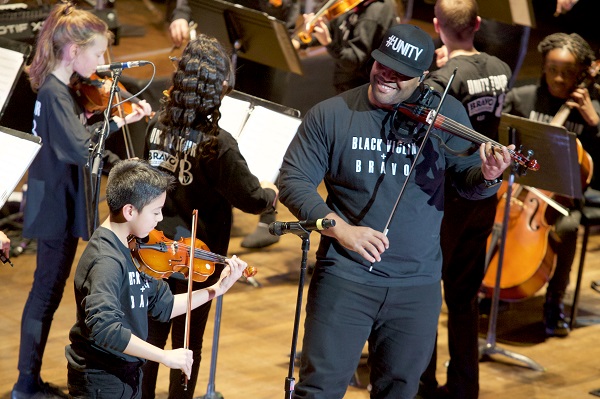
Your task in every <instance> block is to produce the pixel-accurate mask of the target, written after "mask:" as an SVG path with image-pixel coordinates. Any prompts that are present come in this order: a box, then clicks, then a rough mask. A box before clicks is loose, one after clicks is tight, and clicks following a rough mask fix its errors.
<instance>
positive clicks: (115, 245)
mask: <svg viewBox="0 0 600 399" xmlns="http://www.w3.org/2000/svg"><path fill="white" fill-rule="evenodd" d="M74 285H75V302H76V304H77V321H76V322H75V325H74V326H73V328H71V331H70V333H69V340H70V341H71V344H70V345H67V347H66V348H65V353H66V356H67V361H68V365H69V370H70V373H69V375H70V376H71V377H73V380H71V379H70V380H69V390H70V391H71V390H72V391H73V392H72V394H73V395H76V394H81V392H80V390H81V389H84V390H87V391H92V392H93V391H94V390H96V389H99V388H100V386H94V385H93V384H94V383H95V382H97V380H95V379H94V378H93V376H94V375H97V374H102V375H104V376H105V378H108V379H109V380H110V379H112V381H113V384H116V385H119V384H120V382H119V381H121V379H125V377H126V376H129V378H127V379H126V381H125V380H123V381H122V382H123V383H124V384H126V385H130V384H131V383H132V381H134V382H137V381H139V378H140V375H141V374H140V373H141V365H142V363H143V362H144V361H145V360H144V359H141V358H138V357H133V356H130V355H127V354H125V353H123V351H124V350H125V348H126V347H127V345H128V344H129V341H130V340H131V336H132V335H135V336H136V337H138V338H140V339H142V340H146V338H147V335H148V317H152V318H155V319H157V320H160V321H167V320H169V319H170V317H171V313H172V310H173V303H174V298H173V295H172V294H171V291H170V290H169V287H168V285H167V284H166V282H165V281H164V280H162V279H154V278H152V277H149V276H147V275H144V274H142V273H140V272H139V271H138V270H137V269H136V267H135V265H134V264H133V260H132V257H131V251H130V250H129V248H127V247H125V246H124V245H123V244H122V243H121V242H120V240H119V239H118V238H117V236H116V235H115V234H114V233H113V232H112V231H110V230H108V229H106V228H104V227H102V226H101V227H99V228H98V229H97V230H96V231H95V232H94V234H93V235H92V238H91V239H90V242H89V243H88V245H87V247H86V249H85V250H84V251H83V254H82V255H81V259H80V260H79V264H78V266H77V270H76V272H75V279H74ZM86 374H89V375H90V376H92V378H91V379H89V378H83V377H82V376H83V375H86ZM101 381H104V380H101ZM78 383H81V384H82V385H83V386H79V385H77V384H78ZM104 383H105V382H102V384H104ZM84 387H85V388H84ZM136 387H137V385H136ZM134 394H135V390H134ZM105 397H106V396H105Z"/></svg>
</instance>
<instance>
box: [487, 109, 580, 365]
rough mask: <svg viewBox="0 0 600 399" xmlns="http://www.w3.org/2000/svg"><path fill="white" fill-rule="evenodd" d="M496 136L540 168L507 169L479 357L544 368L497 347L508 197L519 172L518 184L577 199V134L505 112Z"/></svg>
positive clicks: (508, 207)
mask: <svg viewBox="0 0 600 399" xmlns="http://www.w3.org/2000/svg"><path fill="white" fill-rule="evenodd" d="M498 135H499V141H500V143H502V144H505V145H508V144H515V145H516V147H517V149H519V148H521V146H522V148H525V149H532V150H534V154H532V156H533V158H535V159H536V160H537V161H538V163H539V164H540V170H538V171H536V172H531V173H528V174H522V173H520V171H519V170H517V168H516V167H513V168H512V170H511V171H510V172H509V177H508V189H507V192H506V198H507V200H506V205H505V210H504V220H503V223H502V234H501V237H500V242H499V243H498V242H493V241H492V242H491V244H490V248H489V249H488V254H489V253H490V251H492V250H493V249H494V247H495V246H496V245H499V252H498V265H497V272H496V281H495V285H494V292H493V295H492V307H491V310H490V321H489V325H488V333H487V337H486V343H485V344H484V345H481V346H480V347H479V356H480V359H481V358H482V357H484V356H488V357H489V355H493V354H500V355H504V356H506V357H509V358H511V359H514V360H517V361H520V362H522V363H525V365H526V366H528V367H529V368H532V369H534V370H537V371H544V367H542V366H541V365H540V364H538V363H537V362H535V361H533V360H532V359H530V358H528V357H526V356H524V355H521V354H518V353H515V352H511V351H508V350H506V349H502V348H498V347H497V346H496V323H497V318H498V303H499V300H500V290H501V288H500V279H501V275H502V261H503V258H504V243H505V241H506V232H507V227H508V222H509V215H510V203H511V201H510V198H511V195H512V186H513V183H514V181H515V177H516V175H519V176H518V177H519V179H520V180H519V183H520V184H523V185H527V186H531V187H536V188H539V189H542V190H548V191H553V192H555V193H558V194H562V195H565V196H568V197H572V198H580V197H581V195H582V193H581V180H580V167H579V163H578V161H577V143H576V136H575V134H574V133H571V132H567V130H566V129H565V128H564V127H559V126H554V125H549V124H546V123H541V122H536V121H531V120H529V119H525V118H521V117H518V116H513V115H508V114H502V119H501V120H500V126H499V128H498ZM487 260H488V259H487V258H486V261H487ZM487 266H488V265H487V264H486V268H487ZM490 359H491V358H490Z"/></svg>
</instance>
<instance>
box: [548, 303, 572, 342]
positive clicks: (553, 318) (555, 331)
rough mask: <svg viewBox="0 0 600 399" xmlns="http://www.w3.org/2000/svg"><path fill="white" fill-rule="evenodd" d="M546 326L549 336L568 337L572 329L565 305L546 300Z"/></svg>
mask: <svg viewBox="0 0 600 399" xmlns="http://www.w3.org/2000/svg"><path fill="white" fill-rule="evenodd" d="M544 327H545V328H546V335H547V336H548V337H566V336H567V335H569V332H570V331H571V330H570V329H569V323H567V321H566V320H565V315H564V313H563V305H562V303H561V304H553V303H549V302H546V303H545V304H544Z"/></svg>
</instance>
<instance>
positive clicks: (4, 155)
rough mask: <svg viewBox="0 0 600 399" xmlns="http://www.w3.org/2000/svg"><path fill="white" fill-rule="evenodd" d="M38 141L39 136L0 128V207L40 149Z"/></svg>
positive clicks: (39, 140)
mask: <svg viewBox="0 0 600 399" xmlns="http://www.w3.org/2000/svg"><path fill="white" fill-rule="evenodd" d="M3 129H5V130H3ZM11 132H13V133H11ZM40 142H41V139H40V138H39V137H36V136H33V135H31V134H26V133H22V132H17V131H15V130H11V129H7V128H2V129H0V159H1V160H2V162H0V176H2V178H1V179H0V208H1V207H3V206H4V203H5V202H6V200H7V199H8V197H9V196H10V194H11V193H12V192H13V190H14V189H15V187H16V186H17V184H19V181H20V180H21V178H22V177H23V175H24V174H25V171H27V169H28V168H29V165H31V162H32V161H33V159H34V158H35V156H36V154H37V153H38V151H39V150H40V147H41V146H40Z"/></svg>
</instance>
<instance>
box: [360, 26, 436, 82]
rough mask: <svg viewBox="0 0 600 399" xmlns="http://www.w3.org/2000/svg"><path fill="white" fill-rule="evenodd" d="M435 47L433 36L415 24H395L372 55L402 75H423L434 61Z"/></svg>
mask: <svg viewBox="0 0 600 399" xmlns="http://www.w3.org/2000/svg"><path fill="white" fill-rule="evenodd" d="M434 53H435V47H434V45H433V40H432V39H431V36H429V34H428V33H427V32H425V31H424V30H422V29H421V28H419V27H418V26H415V25H408V24H399V25H394V26H392V27H391V28H389V29H388V30H387V32H385V35H384V37H383V41H382V42H381V45H380V46H379V48H378V49H376V50H373V52H372V53H371V56H372V57H373V58H374V59H375V60H376V61H377V62H379V63H380V64H382V65H384V66H386V67H388V68H390V69H393V70H394V71H396V72H398V73H401V74H402V75H406V76H410V77H416V76H421V75H422V74H423V72H424V71H426V70H428V69H429V66H430V65H431V62H432V61H433V55H434Z"/></svg>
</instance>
